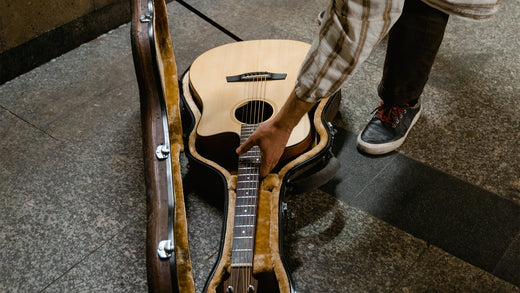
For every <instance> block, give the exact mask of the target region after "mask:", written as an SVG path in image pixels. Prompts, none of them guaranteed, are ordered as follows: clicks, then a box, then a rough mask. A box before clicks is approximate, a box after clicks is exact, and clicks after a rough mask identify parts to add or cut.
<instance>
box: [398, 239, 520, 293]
mask: <svg viewBox="0 0 520 293" xmlns="http://www.w3.org/2000/svg"><path fill="white" fill-rule="evenodd" d="M394 292H410V293H411V292H446V293H448V292H482V293H484V292H504V293H506V292H507V293H512V292H520V289H519V288H518V287H515V286H514V285H511V284H510V283H507V282H505V281H503V280H501V279H499V278H497V277H495V276H493V275H491V274H489V273H487V272H485V271H483V270H481V269H479V268H476V267H474V266H472V265H470V264H468V263H465V262H461V261H460V260H458V259H457V258H455V257H453V256H452V255H450V254H448V253H446V252H445V251H443V250H441V249H439V248H437V247H435V246H431V247H430V248H429V249H428V251H427V252H426V253H424V254H423V255H421V257H420V258H419V260H418V261H417V263H415V265H414V266H413V267H412V268H411V269H410V272H409V273H408V274H407V275H405V277H404V280H403V281H402V282H401V283H400V284H399V286H397V287H396V288H395V290H394Z"/></svg>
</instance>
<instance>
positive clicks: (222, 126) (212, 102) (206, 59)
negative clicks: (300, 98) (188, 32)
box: [189, 40, 312, 170]
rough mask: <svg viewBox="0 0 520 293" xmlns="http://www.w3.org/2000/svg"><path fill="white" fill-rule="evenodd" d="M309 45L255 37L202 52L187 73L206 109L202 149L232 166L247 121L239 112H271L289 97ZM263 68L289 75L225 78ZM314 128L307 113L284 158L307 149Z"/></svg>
mask: <svg viewBox="0 0 520 293" xmlns="http://www.w3.org/2000/svg"><path fill="white" fill-rule="evenodd" d="M308 49H309V45H308V44H306V43H303V42H298V41H291V40H257V41H244V42H238V43H231V44H227V45H223V46H220V47H217V48H214V49H211V50H209V51H207V52H205V53H204V54H202V55H201V56H199V57H198V58H197V59H196V60H195V61H194V62H193V64H192V65H191V68H190V73H189V80H190V88H191V90H192V92H193V96H194V98H195V99H196V102H197V104H198V105H199V106H200V107H201V109H202V116H201V119H200V121H199V123H198V125H197V130H196V131H197V136H198V137H197V149H198V151H199V152H200V153H201V154H202V155H203V156H204V157H206V158H209V159H211V160H213V161H215V162H217V163H219V164H220V165H222V166H224V167H225V168H226V169H228V170H232V169H235V168H236V162H237V156H236V154H235V149H236V147H238V144H239V136H240V127H241V125H242V124H244V123H246V122H247V121H240V120H241V116H244V115H245V116H246V118H247V117H249V116H250V115H255V114H256V113H253V114H251V113H249V112H255V111H256V108H259V107H261V108H262V109H263V116H265V117H262V118H261V119H260V120H262V121H265V120H268V119H270V118H272V117H273V116H274V115H275V114H276V113H277V112H278V111H279V110H280V108H281V107H282V106H283V104H284V103H285V101H286V100H287V98H288V97H289V94H290V93H291V91H292V89H293V87H294V83H295V81H296V76H297V73H298V70H299V67H300V65H301V63H302V62H303V60H304V58H305V56H306V53H307V51H308ZM262 72H269V73H283V74H286V76H285V77H284V78H283V79H276V80H263V77H262V75H261V74H258V75H257V77H256V79H255V77H254V76H253V77H252V78H251V79H249V80H247V79H246V80H244V81H238V82H229V81H227V77H232V76H239V75H241V74H247V73H249V74H253V73H262ZM254 103H257V104H254ZM248 107H249V108H248ZM253 108H254V109H253ZM248 110H250V111H248ZM244 111H245V113H243V112H244ZM262 121H260V122H262ZM310 134H311V123H310V120H309V117H308V116H305V117H304V118H303V119H302V120H301V121H300V123H299V124H298V125H297V126H296V127H295V128H294V130H293V133H292V134H291V137H290V138H289V141H288V144H287V149H286V152H285V153H284V155H283V157H282V160H281V161H282V162H283V161H286V160H287V159H290V158H291V157H294V156H296V155H298V154H301V153H302V152H303V151H305V150H306V149H307V148H308V147H309V146H310V143H311V142H312V141H311V140H310Z"/></svg>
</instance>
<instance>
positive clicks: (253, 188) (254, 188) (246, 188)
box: [237, 187, 257, 191]
mask: <svg viewBox="0 0 520 293" xmlns="http://www.w3.org/2000/svg"><path fill="white" fill-rule="evenodd" d="M237 190H238V191H241V190H257V187H242V188H237Z"/></svg>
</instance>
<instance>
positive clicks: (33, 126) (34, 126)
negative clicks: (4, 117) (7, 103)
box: [0, 105, 60, 141]
mask: <svg viewBox="0 0 520 293" xmlns="http://www.w3.org/2000/svg"><path fill="white" fill-rule="evenodd" d="M0 108H2V109H3V110H5V111H7V112H8V113H9V114H11V115H13V116H14V117H16V118H18V119H20V120H22V121H23V122H25V123H27V124H28V125H29V126H31V127H32V128H34V129H36V130H38V131H40V132H42V133H43V134H45V135H47V136H48V137H50V138H52V139H53V140H55V141H60V140H59V139H57V138H56V137H54V136H52V135H51V134H49V133H48V132H46V131H45V130H43V129H41V128H39V127H38V126H36V125H34V124H32V123H31V122H29V121H27V120H25V119H24V118H22V117H21V116H19V115H17V114H16V113H14V112H12V111H10V110H9V109H7V108H6V107H4V106H2V105H0Z"/></svg>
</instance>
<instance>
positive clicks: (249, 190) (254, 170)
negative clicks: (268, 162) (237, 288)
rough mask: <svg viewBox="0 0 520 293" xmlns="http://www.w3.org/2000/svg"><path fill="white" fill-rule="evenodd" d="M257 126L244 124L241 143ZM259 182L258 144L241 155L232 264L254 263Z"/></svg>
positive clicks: (241, 265) (243, 265)
mask: <svg viewBox="0 0 520 293" xmlns="http://www.w3.org/2000/svg"><path fill="white" fill-rule="evenodd" d="M257 126H258V125H257V124H243V125H242V129H241V135H240V142H241V143H243V142H244V141H245V140H246V139H247V138H248V137H249V136H250V135H251V134H252V133H253V131H254V130H255V129H256V127H257ZM259 185H260V149H259V147H258V146H254V147H253V148H251V149H250V150H249V151H248V152H246V153H244V154H242V155H240V156H239V158H238V178H237V189H236V201H235V221H234V228H233V245H232V254H231V266H232V267H233V266H234V267H251V266H252V265H253V250H254V243H255V231H256V212H257V201H258V189H259Z"/></svg>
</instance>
